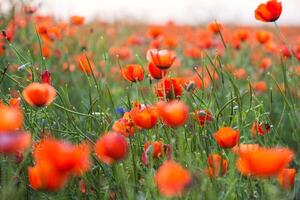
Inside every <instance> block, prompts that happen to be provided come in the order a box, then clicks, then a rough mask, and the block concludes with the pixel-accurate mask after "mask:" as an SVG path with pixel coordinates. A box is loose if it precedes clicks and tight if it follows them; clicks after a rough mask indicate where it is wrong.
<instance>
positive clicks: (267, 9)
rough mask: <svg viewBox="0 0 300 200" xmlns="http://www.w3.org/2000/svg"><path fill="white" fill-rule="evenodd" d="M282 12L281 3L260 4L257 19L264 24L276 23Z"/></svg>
mask: <svg viewBox="0 0 300 200" xmlns="http://www.w3.org/2000/svg"><path fill="white" fill-rule="evenodd" d="M281 11H282V5H281V2H277V0H269V1H268V2H267V3H265V4H260V5H259V6H258V7H257V9H256V10H255V18H256V19H257V20H259V21H263V22H274V21H276V20H277V19H278V18H279V17H280V15H281Z"/></svg>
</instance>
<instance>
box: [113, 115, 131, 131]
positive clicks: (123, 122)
mask: <svg viewBox="0 0 300 200" xmlns="http://www.w3.org/2000/svg"><path fill="white" fill-rule="evenodd" d="M112 130H113V131H115V132H117V133H120V134H122V135H123V136H125V137H128V136H133V135H134V133H135V128H134V123H133V121H132V119H131V117H130V113H129V112H126V113H124V115H123V117H122V118H121V119H118V120H117V121H115V122H114V124H113V126H112Z"/></svg>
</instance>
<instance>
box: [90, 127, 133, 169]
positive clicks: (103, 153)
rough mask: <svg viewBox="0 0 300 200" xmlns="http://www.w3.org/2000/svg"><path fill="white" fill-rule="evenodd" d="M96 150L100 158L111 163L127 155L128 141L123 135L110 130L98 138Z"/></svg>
mask: <svg viewBox="0 0 300 200" xmlns="http://www.w3.org/2000/svg"><path fill="white" fill-rule="evenodd" d="M95 152H96V155H97V157H98V159H99V160H101V161H102V162H104V163H106V164H108V165H111V164H113V163H115V162H116V161H119V160H122V159H124V158H125V157H126V156H127V154H128V142H127V140H126V138H125V137H124V136H123V135H121V134H118V133H116V132H108V133H105V134H104V135H102V136H101V137H100V138H99V139H98V141H97V143H96V145H95Z"/></svg>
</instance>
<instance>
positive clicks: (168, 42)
mask: <svg viewBox="0 0 300 200" xmlns="http://www.w3.org/2000/svg"><path fill="white" fill-rule="evenodd" d="M177 43H178V39H177V37H175V36H165V37H164V46H165V47H167V48H170V49H172V48H175V47H176V46H177Z"/></svg>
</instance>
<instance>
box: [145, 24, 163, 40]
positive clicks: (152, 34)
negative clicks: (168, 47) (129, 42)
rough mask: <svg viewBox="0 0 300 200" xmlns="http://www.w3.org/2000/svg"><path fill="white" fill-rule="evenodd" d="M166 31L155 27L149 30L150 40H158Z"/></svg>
mask: <svg viewBox="0 0 300 200" xmlns="http://www.w3.org/2000/svg"><path fill="white" fill-rule="evenodd" d="M163 32H164V30H163V29H162V28H161V27H158V26H153V27H150V28H149V29H148V36H149V37H150V38H157V37H159V36H161V35H162V34H163Z"/></svg>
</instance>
